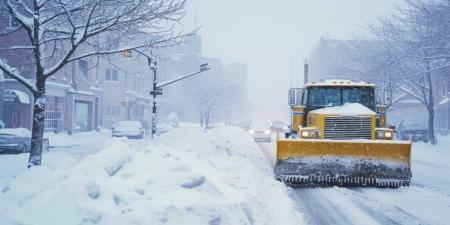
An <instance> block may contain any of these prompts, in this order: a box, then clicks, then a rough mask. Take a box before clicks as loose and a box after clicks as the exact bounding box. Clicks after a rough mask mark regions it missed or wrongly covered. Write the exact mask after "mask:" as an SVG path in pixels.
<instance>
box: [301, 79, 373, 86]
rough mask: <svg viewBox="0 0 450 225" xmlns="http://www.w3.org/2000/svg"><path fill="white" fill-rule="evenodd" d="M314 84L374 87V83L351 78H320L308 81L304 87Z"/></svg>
mask: <svg viewBox="0 0 450 225" xmlns="http://www.w3.org/2000/svg"><path fill="white" fill-rule="evenodd" d="M316 86H358V87H375V84H371V83H368V82H364V81H351V80H320V81H318V82H315V81H313V82H309V83H307V84H306V85H305V87H316Z"/></svg>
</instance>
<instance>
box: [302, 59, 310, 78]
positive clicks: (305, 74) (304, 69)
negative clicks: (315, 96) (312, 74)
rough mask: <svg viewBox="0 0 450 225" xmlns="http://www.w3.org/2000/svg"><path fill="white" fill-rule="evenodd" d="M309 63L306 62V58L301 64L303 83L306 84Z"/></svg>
mask: <svg viewBox="0 0 450 225" xmlns="http://www.w3.org/2000/svg"><path fill="white" fill-rule="evenodd" d="M308 70H309V64H308V60H307V59H305V64H304V66H303V79H304V84H307V83H308V82H309V81H308V76H309V74H308V73H309V71H308Z"/></svg>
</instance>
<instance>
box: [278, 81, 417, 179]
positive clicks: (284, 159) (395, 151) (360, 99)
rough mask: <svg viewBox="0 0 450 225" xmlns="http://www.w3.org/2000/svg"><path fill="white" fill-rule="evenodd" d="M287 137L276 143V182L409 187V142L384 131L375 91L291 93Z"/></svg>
mask: <svg viewBox="0 0 450 225" xmlns="http://www.w3.org/2000/svg"><path fill="white" fill-rule="evenodd" d="M289 103H290V106H291V110H292V116H291V126H290V131H289V132H288V133H286V137H284V138H278V139H277V143H276V144H277V152H276V165H275V176H276V178H277V179H278V180H281V181H284V182H285V183H286V184H288V185H291V186H297V185H299V186H305V185H306V186H329V185H337V186H376V187H394V188H395V187H400V186H409V184H410V181H411V142H410V141H397V140H394V139H395V134H394V130H393V129H389V128H386V105H383V104H380V102H378V103H377V100H376V97H375V85H374V84H370V83H365V82H354V81H347V80H327V81H321V82H311V83H307V84H305V86H304V88H303V89H290V90H289Z"/></svg>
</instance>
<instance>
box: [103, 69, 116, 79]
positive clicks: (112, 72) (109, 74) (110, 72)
mask: <svg viewBox="0 0 450 225" xmlns="http://www.w3.org/2000/svg"><path fill="white" fill-rule="evenodd" d="M105 80H106V81H117V80H118V79H117V70H116V69H106V75H105Z"/></svg>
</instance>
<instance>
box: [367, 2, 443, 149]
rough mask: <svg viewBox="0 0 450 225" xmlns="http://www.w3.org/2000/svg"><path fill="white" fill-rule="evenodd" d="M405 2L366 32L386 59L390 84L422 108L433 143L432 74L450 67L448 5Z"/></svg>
mask: <svg viewBox="0 0 450 225" xmlns="http://www.w3.org/2000/svg"><path fill="white" fill-rule="evenodd" d="M405 3H406V4H405V6H404V7H401V8H398V10H397V12H396V13H395V14H394V15H392V16H390V17H388V18H383V19H380V23H379V24H378V25H374V26H371V27H370V29H371V30H372V32H373V33H374V34H375V36H376V38H377V39H378V40H379V41H380V42H381V43H382V47H383V49H384V52H385V53H384V54H385V55H386V56H389V60H387V61H386V64H385V67H386V68H387V70H388V73H389V74H390V75H391V76H392V79H391V80H390V81H391V82H392V84H393V85H394V86H395V88H396V89H398V90H399V91H401V92H403V93H405V94H406V95H408V96H411V97H412V98H415V99H417V100H418V101H420V102H421V103H422V104H424V105H425V107H426V109H427V111H428V136H429V140H430V142H431V143H432V144H435V143H436V141H437V140H436V136H435V132H434V100H435V99H434V95H433V94H434V86H433V84H434V83H435V81H434V76H433V74H434V73H435V72H437V71H439V70H442V69H445V68H448V67H449V66H450V35H449V34H450V5H449V4H448V2H447V1H422V0H405Z"/></svg>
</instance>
